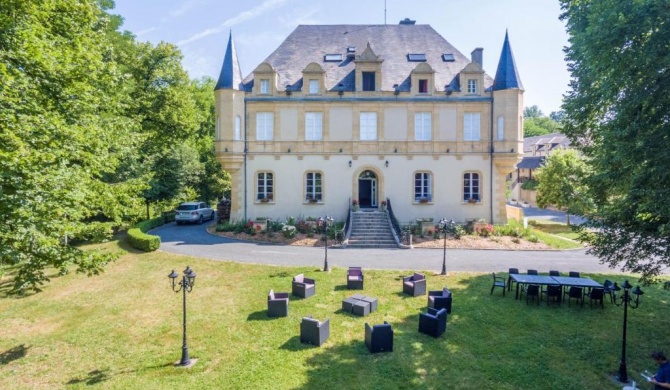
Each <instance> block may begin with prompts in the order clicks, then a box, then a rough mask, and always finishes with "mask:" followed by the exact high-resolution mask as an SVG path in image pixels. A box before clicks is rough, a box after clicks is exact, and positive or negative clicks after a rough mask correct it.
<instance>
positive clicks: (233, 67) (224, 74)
mask: <svg viewBox="0 0 670 390" xmlns="http://www.w3.org/2000/svg"><path fill="white" fill-rule="evenodd" d="M241 83H242V70H241V68H240V62H239V60H238V58H237V52H236V51H235V45H234V44H233V33H232V31H231V32H230V36H229V37H228V46H227V47H226V54H225V56H224V57H223V65H222V66H221V74H219V80H218V81H217V82H216V86H215V87H214V90H217V89H240V87H241Z"/></svg>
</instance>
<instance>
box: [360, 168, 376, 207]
mask: <svg viewBox="0 0 670 390" xmlns="http://www.w3.org/2000/svg"><path fill="white" fill-rule="evenodd" d="M358 201H359V204H360V207H361V208H366V207H377V176H376V175H375V174H374V172H372V171H365V172H363V173H361V175H360V176H359V177H358Z"/></svg>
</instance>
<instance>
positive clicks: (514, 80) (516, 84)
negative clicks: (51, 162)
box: [493, 31, 523, 91]
mask: <svg viewBox="0 0 670 390" xmlns="http://www.w3.org/2000/svg"><path fill="white" fill-rule="evenodd" d="M503 89H521V90H523V85H522V84H521V78H519V72H518V71H517V69H516V63H515V62H514V54H512V46H510V44H509V36H508V34H507V31H505V43H503V48H502V52H501V53H500V61H498V69H497V70H496V77H495V79H494V80H493V90H494V91H500V90H503Z"/></svg>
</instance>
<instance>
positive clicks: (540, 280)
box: [510, 274, 560, 299]
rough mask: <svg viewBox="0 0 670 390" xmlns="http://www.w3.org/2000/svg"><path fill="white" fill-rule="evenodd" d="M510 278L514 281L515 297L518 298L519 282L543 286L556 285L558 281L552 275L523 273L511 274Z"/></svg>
mask: <svg viewBox="0 0 670 390" xmlns="http://www.w3.org/2000/svg"><path fill="white" fill-rule="evenodd" d="M510 278H512V280H514V281H515V282H516V296H515V299H519V285H520V284H539V285H545V286H558V285H560V283H559V282H557V281H556V280H554V277H552V276H544V275H524V274H511V275H510Z"/></svg>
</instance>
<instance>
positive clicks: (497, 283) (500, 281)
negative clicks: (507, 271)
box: [490, 272, 505, 297]
mask: <svg viewBox="0 0 670 390" xmlns="http://www.w3.org/2000/svg"><path fill="white" fill-rule="evenodd" d="M491 275H493V285H492V286H491V294H490V295H493V289H494V288H496V287H500V288H502V290H503V297H504V296H505V278H503V277H502V276H496V273H495V272H492V273H491Z"/></svg>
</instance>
